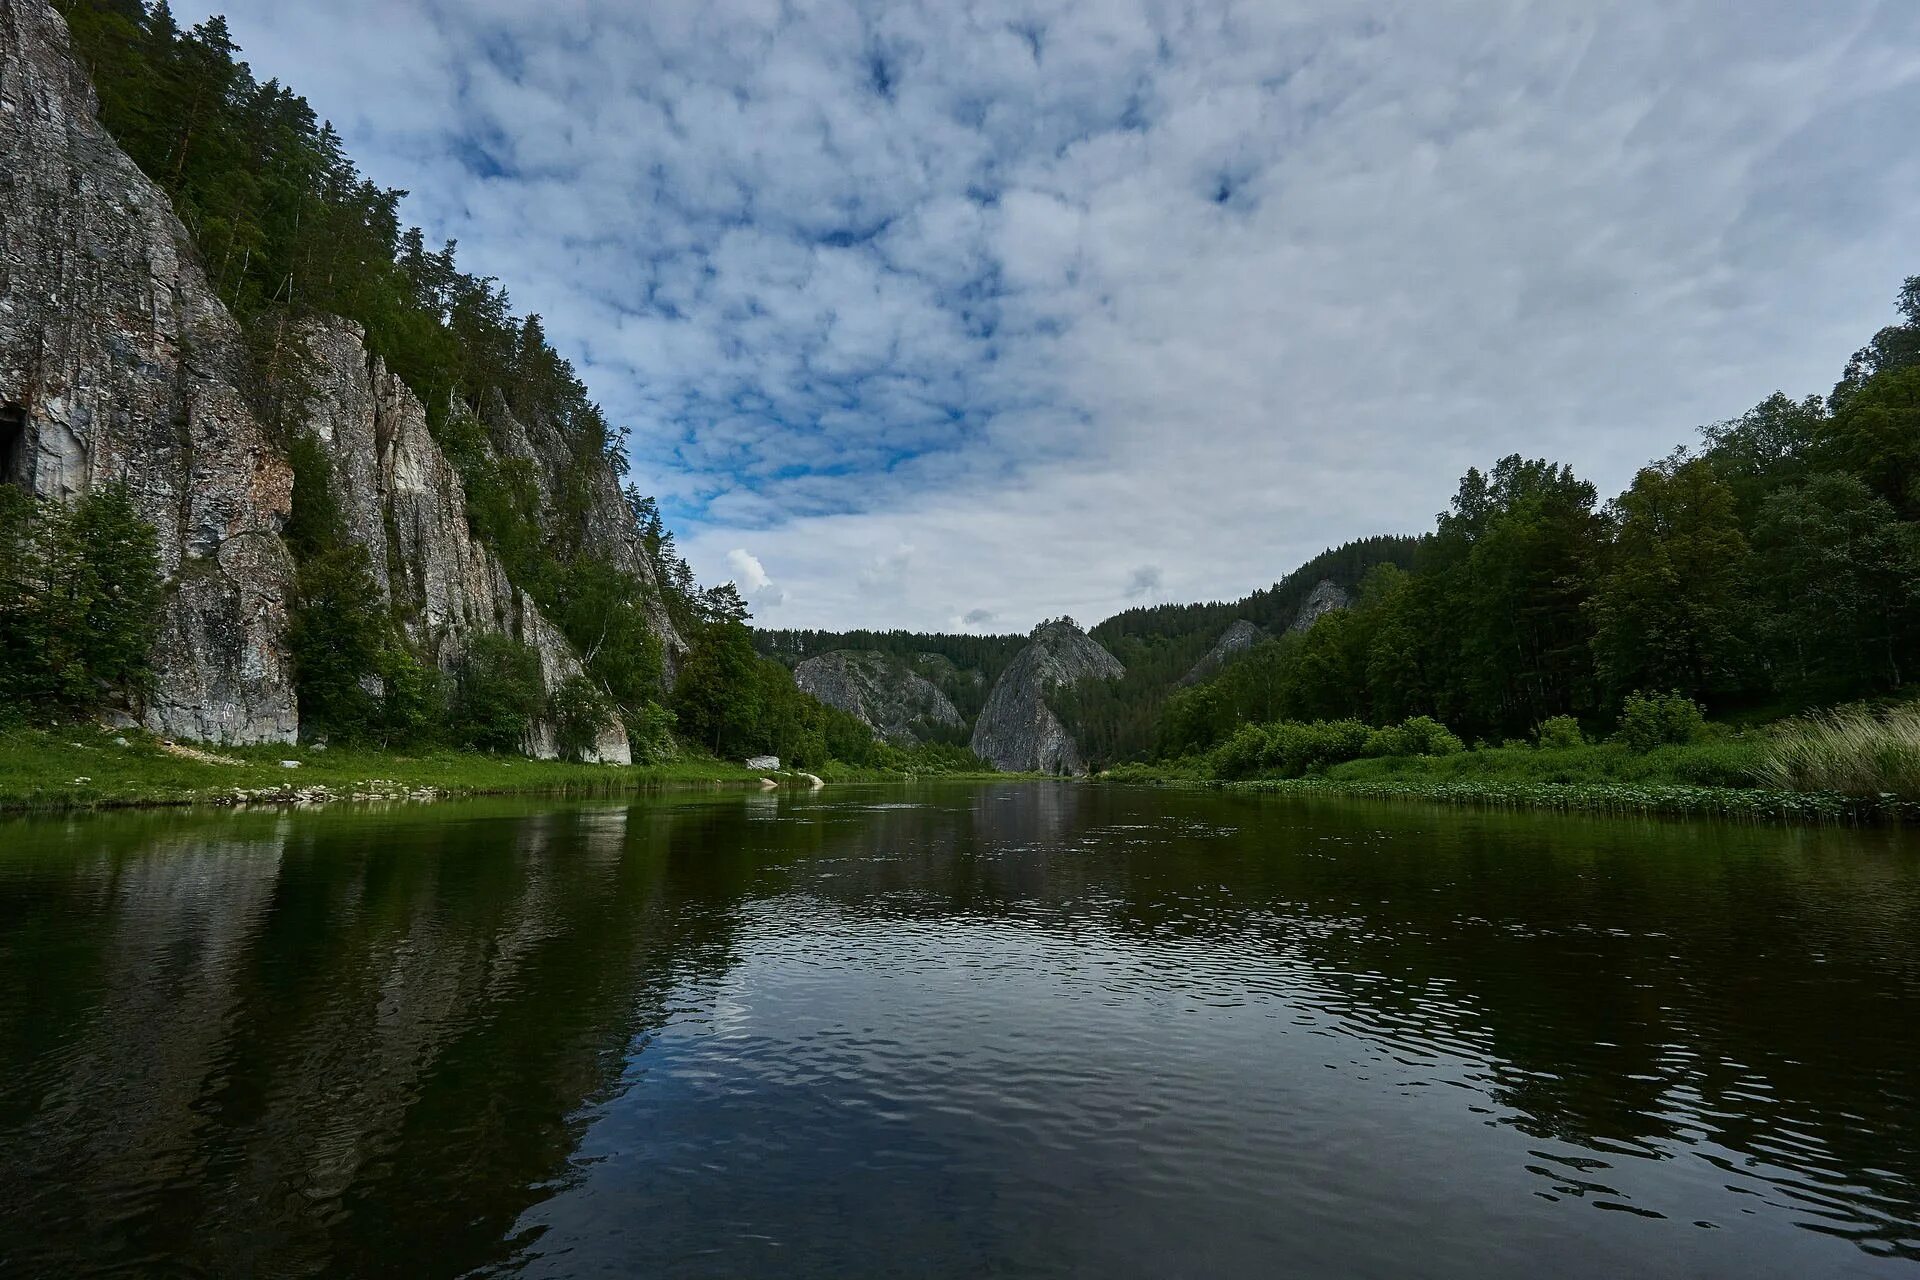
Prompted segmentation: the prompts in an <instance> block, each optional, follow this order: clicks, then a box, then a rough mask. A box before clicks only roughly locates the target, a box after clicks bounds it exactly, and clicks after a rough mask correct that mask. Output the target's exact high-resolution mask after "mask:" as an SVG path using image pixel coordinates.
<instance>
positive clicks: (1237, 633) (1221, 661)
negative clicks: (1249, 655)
mask: <svg viewBox="0 0 1920 1280" xmlns="http://www.w3.org/2000/svg"><path fill="white" fill-rule="evenodd" d="M1266 634H1267V633H1266V632H1264V631H1262V630H1261V629H1260V628H1259V627H1256V626H1254V625H1253V624H1252V623H1251V622H1248V621H1247V620H1246V619H1245V618H1241V619H1238V620H1237V621H1235V622H1234V623H1233V624H1232V625H1230V626H1229V627H1228V628H1227V629H1226V630H1225V631H1224V632H1222V633H1221V635H1220V639H1219V640H1218V641H1216V642H1215V643H1214V646H1213V648H1211V649H1209V650H1207V656H1206V657H1204V658H1202V659H1200V661H1198V662H1196V663H1194V664H1193V670H1191V671H1189V672H1187V674H1186V675H1184V676H1181V677H1180V683H1181V684H1182V685H1190V684H1199V683H1200V682H1201V681H1202V680H1210V679H1212V678H1213V677H1214V676H1216V675H1218V674H1220V672H1221V671H1222V670H1223V669H1225V667H1226V665H1227V664H1228V663H1229V662H1232V661H1233V660H1234V659H1235V658H1237V657H1239V656H1240V655H1241V654H1243V653H1245V652H1246V651H1247V650H1249V649H1251V648H1253V646H1254V645H1256V644H1259V643H1260V641H1261V639H1262V638H1264V637H1265V636H1266Z"/></svg>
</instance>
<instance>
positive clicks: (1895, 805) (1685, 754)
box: [1102, 717, 1920, 822]
mask: <svg viewBox="0 0 1920 1280" xmlns="http://www.w3.org/2000/svg"><path fill="white" fill-rule="evenodd" d="M1884 719H1885V718H1884V717H1883V720H1884ZM1915 719H1916V723H1920V717H1916V718H1915ZM1812 723H1813V722H1793V724H1792V725H1789V726H1788V727H1786V728H1784V729H1782V730H1778V731H1776V732H1774V733H1758V732H1753V733H1742V734H1736V735H1733V736H1729V737H1722V738H1713V739H1709V740H1707V741H1703V742H1696V743H1689V744H1686V745H1676V746H1663V747H1656V748H1654V749H1653V750H1651V751H1646V752H1637V751H1634V750H1632V749H1631V748H1629V747H1627V746H1625V745H1623V744H1621V743H1617V742H1607V743H1594V744H1589V745H1585V746H1579V747H1564V748H1557V749H1540V748H1534V747H1488V748H1482V749H1480V750H1477V751H1464V752H1459V753H1457V754H1454V755H1447V756H1390V757H1383V758H1374V759H1364V760H1350V761H1347V762H1346V763H1344V764H1337V765H1334V766H1332V767H1331V768H1329V769H1327V770H1326V771H1325V772H1324V773H1322V774H1318V775H1315V776H1311V777H1305V778H1259V779H1253V780H1250V781H1243V782H1228V781H1221V780H1219V779H1216V778H1213V777H1212V776H1211V775H1210V772H1209V770H1208V769H1207V766H1206V762H1205V761H1204V760H1197V759H1196V760H1188V761H1175V762H1171V763H1170V764H1168V765H1166V766H1155V765H1131V766H1126V767H1123V768H1119V769H1114V770H1111V771H1109V772H1108V773H1106V774H1103V775H1102V777H1103V778H1105V779H1107V780H1110V781H1116V782H1152V783H1161V784H1173V785H1206V786H1217V787H1222V788H1226V789H1231V790H1238V791H1250V792H1264V793H1274V794H1288V795H1328V796H1332V795H1345V796H1359V797H1364V798H1369V799H1398V800H1421V801H1429V802H1435V803H1443V804H1461V805H1474V806H1480V807H1490V808H1515V809H1519V808H1525V809H1550V810H1558V811H1562V812H1569V813H1575V812H1577V813H1640V814H1654V813H1657V814H1673V815H1680V816H1695V817H1718V818H1742V819H1755V820H1769V821H1780V820H1788V821H1818V822H1874V821H1897V822H1912V821H1920V802H1916V801H1920V794H1917V793H1916V792H1914V791H1911V790H1909V791H1900V789H1899V788H1898V787H1894V786H1885V785H1880V784H1881V783H1882V782H1884V781H1885V780H1886V775H1885V774H1883V773H1873V772H1868V773H1866V774H1864V775H1847V776H1864V777H1867V778H1870V779H1873V780H1874V784H1873V785H1872V786H1867V785H1860V786H1856V787H1854V788H1852V789H1849V788H1847V787H1841V786H1836V785H1833V783H1834V781H1835V780H1836V776H1835V774H1834V773H1831V772H1829V773H1821V772H1816V771H1814V770H1812V769H1811V768H1809V769H1805V770H1802V771H1801V772H1800V773H1798V774H1793V775H1789V774H1787V773H1785V772H1783V767H1782V765H1781V764H1780V761H1781V759H1782V749H1783V745H1784V744H1792V743H1796V742H1797V743H1803V744H1804V742H1805V741H1807V740H1808V739H1809V738H1810V737H1814V736H1817V735H1815V733H1814V730H1813V728H1811V727H1810V726H1811V724H1812ZM1795 726H1798V728H1796V727H1795ZM1888 740H1891V741H1892V742H1893V743H1894V745H1895V747H1897V748H1900V749H1904V747H1903V746H1902V745H1901V744H1905V743H1907V742H1908V741H1909V740H1908V739H1907V738H1906V737H1903V736H1901V735H1900V734H1897V733H1882V734H1880V735H1879V736H1877V737H1876V736H1874V735H1873V734H1870V733H1866V732H1865V731H1864V730H1863V728H1862V726H1861V725H1859V724H1853V723H1850V724H1849V725H1848V726H1847V734H1846V735H1844V741H1845V742H1850V743H1858V742H1862V741H1865V742H1870V743H1876V742H1877V743H1880V744H1881V745H1882V746H1883V747H1884V746H1885V743H1886V742H1887V741H1888ZM1821 741H1822V742H1826V740H1825V739H1821ZM1823 749H1824V750H1825V751H1826V754H1825V755H1822V756H1820V758H1821V759H1841V760H1849V759H1850V760H1854V761H1855V762H1856V763H1857V762H1858V761H1859V760H1861V759H1873V760H1892V759H1894V757H1895V755H1896V754H1897V752H1895V751H1894V750H1892V749H1887V750H1882V751H1881V752H1880V753H1879V754H1878V755H1875V754H1874V752H1873V751H1871V750H1868V749H1865V748H1862V749H1860V750H1858V751H1856V752H1854V753H1853V754H1852V755H1848V754H1847V753H1846V752H1844V751H1841V750H1839V749H1838V748H1837V747H1834V746H1833V744H1832V743H1831V742H1826V746H1825V747H1824V748H1823ZM1898 759H1899V760H1905V759H1907V757H1906V756H1904V755H1902V756H1898Z"/></svg>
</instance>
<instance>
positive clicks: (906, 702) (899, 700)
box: [793, 649, 965, 747]
mask: <svg viewBox="0 0 1920 1280" xmlns="http://www.w3.org/2000/svg"><path fill="white" fill-rule="evenodd" d="M793 680H794V683H795V684H797V685H799V686H800V688H801V689H802V690H804V691H805V692H807V693H810V694H812V695H813V696H814V697H816V698H818V699H820V701H822V702H824V703H826V704H827V705H828V706H830V707H838V708H839V709H840V710H842V711H844V712H846V713H847V714H848V715H850V716H852V717H853V718H854V719H856V720H859V721H860V722H862V723H863V724H865V725H866V726H867V727H868V728H869V729H872V730H873V731H874V733H875V734H876V735H878V736H879V737H882V738H885V739H886V740H887V741H888V742H891V743H893V744H894V745H896V746H903V747H905V746H912V745H913V744H915V743H917V742H920V741H922V739H923V735H924V734H925V732H926V730H927V729H929V728H932V727H939V728H946V729H958V728H961V727H962V726H963V725H964V724H965V722H964V721H963V720H961V718H960V713H959V712H958V711H956V710H955V709H954V706H953V703H952V702H950V701H948V699H947V695H946V694H944V693H942V692H940V690H939V689H938V688H937V687H936V686H935V685H934V684H933V683H932V682H931V681H929V680H925V679H923V678H921V677H920V676H919V675H917V674H915V672H914V671H913V670H912V669H911V668H909V667H908V666H907V665H906V663H904V662H902V661H901V660H900V659H898V658H894V657H891V656H889V655H887V654H884V653H876V652H873V651H871V650H866V651H861V650H853V649H836V650H834V651H833V652H832V653H823V654H820V655H819V656H818V657H814V658H808V659H807V660H806V661H805V662H803V663H801V664H800V665H799V666H797V667H795V668H794V669H793Z"/></svg>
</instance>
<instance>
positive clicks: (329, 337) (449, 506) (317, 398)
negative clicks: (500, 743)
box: [305, 320, 632, 764]
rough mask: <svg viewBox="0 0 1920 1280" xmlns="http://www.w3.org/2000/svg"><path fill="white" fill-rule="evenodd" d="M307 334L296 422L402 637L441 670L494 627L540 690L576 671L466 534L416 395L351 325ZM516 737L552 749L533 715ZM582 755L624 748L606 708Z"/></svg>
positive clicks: (562, 644) (456, 489)
mask: <svg viewBox="0 0 1920 1280" xmlns="http://www.w3.org/2000/svg"><path fill="white" fill-rule="evenodd" d="M307 346H308V350H309V352H310V353H311V354H312V356H313V369H312V373H311V379H312V386H313V395H312V397H311V399H310V401H309V404H308V409H307V413H306V415H305V418H306V423H307V425H308V428H309V429H311V430H312V431H313V433H314V434H315V435H316V436H317V437H319V439H320V441H321V443H322V444H323V445H325V446H326V451H327V456H328V459H329V462H330V464H331V467H332V475H331V477H330V479H331V487H332V490H333V495H334V499H335V501H336V502H337V503H338V504H339V507H340V513H341V518H342V520H343V521H344V523H345V524H346V527H347V528H346V531H347V536H348V537H350V538H351V539H352V540H353V541H355V542H357V543H359V544H360V545H361V546H363V547H365V548H366V549H367V553H368V558H369V559H370V560H371V561H372V566H373V577H374V583H375V586H376V587H377V588H378V590H379V592H380V595H381V598H382V599H383V600H384V601H385V602H387V603H388V604H389V605H391V606H393V607H394V608H395V611H396V614H397V616H398V617H399V619H400V622H401V626H402V628H403V629H404V630H405V631H406V633H407V638H408V640H409V641H410V642H411V643H412V645H413V647H414V649H415V650H416V651H417V652H419V653H421V654H424V655H430V656H431V657H432V658H433V659H434V660H435V661H437V662H438V663H439V665H440V666H441V667H442V669H444V670H447V671H453V670H454V669H455V668H456V667H457V666H458V664H459V661H460V659H461V657H462V656H463V655H464V654H465V653H466V649H467V645H468V643H469V642H470V641H471V640H472V638H473V637H474V636H476V635H484V634H491V633H499V634H504V635H508V636H511V637H513V638H514V639H516V640H518V641H520V642H521V643H522V644H525V645H528V646H529V647H531V648H532V649H533V650H534V651H535V652H536V653H538V654H539V656H540V674H541V681H542V683H543V684H544V685H545V686H546V689H547V692H549V693H552V692H553V691H554V690H556V689H558V688H559V687H560V686H561V685H562V684H564V683H566V681H568V680H569V679H571V678H572V677H574V676H577V675H580V674H581V665H580V658H579V655H578V654H577V653H575V651H574V648H573V646H572V645H571V644H569V643H568V642H567V639H566V637H565V636H564V635H562V634H561V633H560V629H559V628H558V627H556V626H554V625H553V623H552V622H550V621H548V620H547V618H546V617H545V616H544V615H542V614H541V612H540V610H539V608H538V607H537V606H535V604H534V602H533V600H532V599H531V598H529V597H528V595H527V593H526V592H524V591H521V590H519V589H517V588H515V587H514V586H513V584H512V583H511V582H509V581H508V580H507V573H506V570H505V569H504V568H503V567H502V566H501V564H500V561H499V558H498V557H496V556H495V555H494V554H493V552H491V551H490V550H488V549H487V548H486V547H485V546H483V545H482V544H481V543H480V542H479V541H477V540H476V539H475V538H474V536H473V533H472V530H471V529H470V528H469V526H468V523H467V502H466V493H465V490H464V489H463V488H462V486H461V483H460V477H459V475H458V474H457V473H456V472H455V471H454V469H453V464H452V463H450V462H449V461H448V460H447V457H446V455H445V454H444V453H442V452H441V450H440V446H439V445H438V444H437V443H435V441H434V439H433V436H432V435H430V434H429V433H428V431H427V414H426V410H425V408H424V407H422V405H421V404H420V401H419V400H418V398H416V397H415V396H414V394H413V392H412V391H410V390H409V389H408V388H407V386H406V384H405V383H403V382H401V381H400V379H398V378H396V377H395V376H394V375H393V374H392V373H390V372H388V370H387V368H386V365H385V364H384V362H382V361H381V360H379V359H378V358H377V357H370V356H369V355H368V354H367V350H366V347H365V346H364V345H363V342H362V335H361V332H360V329H359V327H358V326H356V325H353V324H351V323H349V322H347V321H345V320H334V321H330V322H326V323H323V324H318V325H315V326H314V327H313V328H312V329H311V330H310V332H309V335H308V339H307ZM526 749H527V753H528V754H529V755H534V756H541V757H551V756H553V755H554V754H555V753H556V743H555V735H554V730H553V727H552V726H551V725H548V724H545V723H536V724H535V725H534V726H533V728H532V731H531V732H530V734H529V738H528V742H527V744H526ZM589 757H590V758H594V759H598V760H600V761H603V762H612V763H617V764H626V763H628V762H629V761H630V760H631V759H632V754H631V751H630V749H629V746H628V742H627V735H626V730H625V729H624V728H622V727H621V725H620V722H619V721H618V720H617V719H615V720H611V721H609V722H608V723H607V724H606V725H604V726H603V727H602V728H601V731H600V735H599V739H598V741H597V743H596V745H595V747H594V749H593V750H592V751H591V752H589Z"/></svg>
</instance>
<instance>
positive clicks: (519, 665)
mask: <svg viewBox="0 0 1920 1280" xmlns="http://www.w3.org/2000/svg"><path fill="white" fill-rule="evenodd" d="M545 708H546V694H545V690H544V688H543V686H542V684H541V681H540V655H539V654H537V653H535V652H534V651H533V650H532V649H530V648H528V647H527V646H526V645H524V644H521V643H520V642H519V641H518V640H514V639H511V638H510V637H507V636H503V635H484V636H476V637H474V639H473V642H472V643H471V644H469V645H468V646H467V654H466V658H465V660H464V661H463V662H462V663H461V665H460V674H459V678H458V680H457V684H456V690H455V694H454V707H453V727H454V734H455V736H456V737H457V738H458V739H459V741H460V742H461V744H462V745H465V746H470V747H477V748H479V749H481V750H483V751H519V750H521V749H522V748H523V747H524V746H525V745H526V739H527V729H528V728H529V727H530V726H531V725H532V724H533V722H534V721H535V720H536V719H538V718H539V717H540V714H541V712H542V711H544V710H545Z"/></svg>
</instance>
